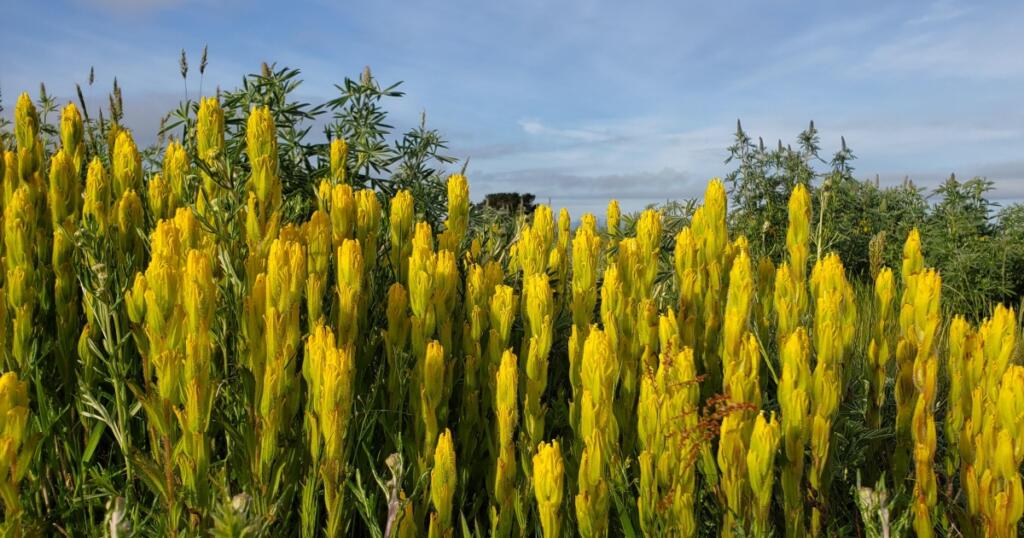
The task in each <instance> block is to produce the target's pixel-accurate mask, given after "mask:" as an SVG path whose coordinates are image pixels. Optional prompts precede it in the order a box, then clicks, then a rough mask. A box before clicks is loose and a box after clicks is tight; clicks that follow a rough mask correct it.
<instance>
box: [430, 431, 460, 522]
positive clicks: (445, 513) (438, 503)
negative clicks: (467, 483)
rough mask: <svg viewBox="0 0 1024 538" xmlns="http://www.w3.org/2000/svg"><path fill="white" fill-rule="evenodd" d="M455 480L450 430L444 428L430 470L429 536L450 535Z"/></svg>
mask: <svg viewBox="0 0 1024 538" xmlns="http://www.w3.org/2000/svg"><path fill="white" fill-rule="evenodd" d="M457 482H458V477H457V475H456V471H455V446H454V445H453V444H452V433H451V431H449V430H448V429H447V428H445V430H444V432H443V433H441V435H440V436H439V437H438V438H437V448H436V449H435V451H434V468H433V469H432V470H431V471H430V502H431V503H432V504H433V505H434V512H433V513H431V514H430V532H429V536H430V537H432V538H435V537H436V538H440V537H445V536H451V535H452V532H453V529H452V511H453V510H452V498H453V497H454V496H455V486H456V484H457Z"/></svg>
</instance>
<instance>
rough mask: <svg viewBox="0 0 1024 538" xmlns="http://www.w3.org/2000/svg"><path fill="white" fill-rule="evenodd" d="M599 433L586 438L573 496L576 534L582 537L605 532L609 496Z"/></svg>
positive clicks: (600, 535)
mask: <svg viewBox="0 0 1024 538" xmlns="http://www.w3.org/2000/svg"><path fill="white" fill-rule="evenodd" d="M603 444H605V442H604V441H603V440H602V439H601V432H594V433H593V434H592V435H591V436H590V437H588V438H587V440H586V444H585V445H584V448H583V454H582V455H581V456H580V471H579V479H578V481H577V484H578V485H579V489H578V493H577V494H576V521H577V524H578V525H579V526H578V528H577V531H578V532H579V533H580V536H582V537H584V538H599V537H603V536H606V535H607V533H608V509H609V502H610V499H609V496H608V485H607V482H606V480H607V478H608V477H607V476H605V475H606V471H605V469H606V465H605V457H606V456H605V455H604V454H602V453H601V445H603Z"/></svg>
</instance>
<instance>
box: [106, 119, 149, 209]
mask: <svg viewBox="0 0 1024 538" xmlns="http://www.w3.org/2000/svg"><path fill="white" fill-rule="evenodd" d="M111 168H112V171H113V173H112V174H111V175H112V176H113V179H114V182H113V187H114V191H113V192H114V197H116V198H120V197H122V196H124V194H125V193H126V192H128V191H129V190H132V191H139V190H140V189H141V188H142V155H140V154H139V149H138V148H137V147H135V140H133V139H132V135H131V133H129V132H128V131H121V132H120V133H119V134H118V135H117V141H116V142H115V143H114V158H113V162H112V164H111Z"/></svg>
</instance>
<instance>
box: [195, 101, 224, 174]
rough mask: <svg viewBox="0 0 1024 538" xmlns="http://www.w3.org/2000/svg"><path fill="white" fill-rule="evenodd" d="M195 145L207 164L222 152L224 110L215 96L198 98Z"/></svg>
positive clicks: (211, 162)
mask: <svg viewBox="0 0 1024 538" xmlns="http://www.w3.org/2000/svg"><path fill="white" fill-rule="evenodd" d="M196 146H197V149H198V151H199V158H200V159H202V160H203V161H204V162H205V163H206V164H207V165H211V166H212V165H213V164H214V163H216V162H217V161H218V160H219V159H220V157H221V155H222V154H223V152H224V110H223V109H221V108H220V103H218V102H217V98H216V97H203V98H202V99H200V100H199V112H198V113H197V114H196Z"/></svg>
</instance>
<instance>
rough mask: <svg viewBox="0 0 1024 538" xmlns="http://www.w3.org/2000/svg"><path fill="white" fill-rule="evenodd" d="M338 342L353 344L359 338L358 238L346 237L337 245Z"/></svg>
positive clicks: (360, 270) (360, 280)
mask: <svg viewBox="0 0 1024 538" xmlns="http://www.w3.org/2000/svg"><path fill="white" fill-rule="evenodd" d="M337 263H338V278H337V282H338V342H339V344H340V345H343V346H347V345H355V344H356V341H357V339H358V338H359V329H360V303H361V302H362V300H363V254H362V247H360V245H359V241H358V240H354V239H346V240H345V241H344V242H343V243H342V244H341V246H340V247H338V256H337Z"/></svg>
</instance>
